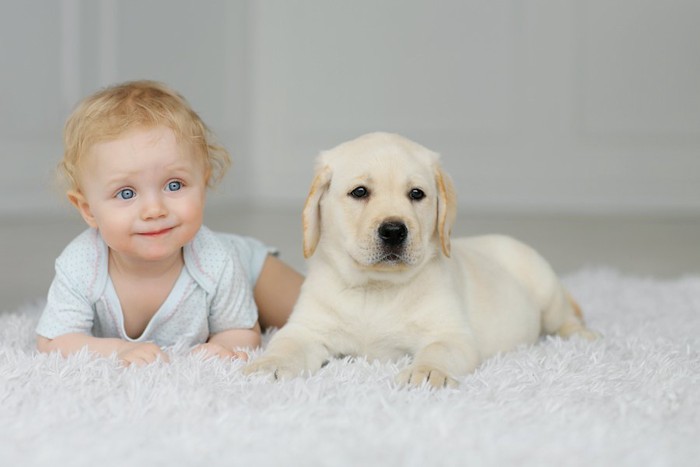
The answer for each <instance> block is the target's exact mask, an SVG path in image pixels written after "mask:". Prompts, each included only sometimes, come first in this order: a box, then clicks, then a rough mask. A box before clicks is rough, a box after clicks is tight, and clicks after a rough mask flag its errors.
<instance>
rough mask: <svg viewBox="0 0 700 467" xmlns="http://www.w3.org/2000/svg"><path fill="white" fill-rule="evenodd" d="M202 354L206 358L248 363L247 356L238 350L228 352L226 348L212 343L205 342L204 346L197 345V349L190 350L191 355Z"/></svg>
mask: <svg viewBox="0 0 700 467" xmlns="http://www.w3.org/2000/svg"><path fill="white" fill-rule="evenodd" d="M201 352H204V356H205V357H206V358H210V357H219V358H228V359H240V360H243V361H244V362H246V361H248V354H247V353H246V352H243V351H239V350H230V349H227V348H226V347H224V346H222V345H219V344H216V343H214V342H207V343H206V344H199V345H198V346H197V347H195V348H194V349H192V353H201Z"/></svg>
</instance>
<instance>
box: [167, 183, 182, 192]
mask: <svg viewBox="0 0 700 467" xmlns="http://www.w3.org/2000/svg"><path fill="white" fill-rule="evenodd" d="M180 188H182V182H178V181H177V180H173V181H172V182H168V191H178V190H179V189H180Z"/></svg>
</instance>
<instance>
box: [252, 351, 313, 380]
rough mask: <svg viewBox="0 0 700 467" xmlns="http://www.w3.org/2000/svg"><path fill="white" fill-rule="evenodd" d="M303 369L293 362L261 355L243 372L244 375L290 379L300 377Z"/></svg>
mask: <svg viewBox="0 0 700 467" xmlns="http://www.w3.org/2000/svg"><path fill="white" fill-rule="evenodd" d="M304 370H305V368H304V367H303V366H302V365H298V364H295V362H294V361H293V360H290V359H287V358H283V357H276V356H272V355H262V356H260V357H258V358H256V359H255V360H253V361H252V362H250V363H248V364H247V365H246V366H245V368H244V369H243V372H244V373H245V374H246V375H250V374H253V373H267V374H269V375H272V376H274V377H275V379H291V378H294V377H296V376H299V375H301V374H302V373H303V372H304Z"/></svg>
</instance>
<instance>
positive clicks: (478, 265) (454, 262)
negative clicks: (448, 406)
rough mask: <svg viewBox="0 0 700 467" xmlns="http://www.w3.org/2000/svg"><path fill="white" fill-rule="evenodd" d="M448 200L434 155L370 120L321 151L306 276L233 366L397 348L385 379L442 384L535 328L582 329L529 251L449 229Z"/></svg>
mask: <svg viewBox="0 0 700 467" xmlns="http://www.w3.org/2000/svg"><path fill="white" fill-rule="evenodd" d="M455 214H456V205H455V194H454V190H453V185H452V182H451V181H450V179H449V177H448V176H447V175H446V174H445V173H444V172H443V170H442V168H441V166H440V164H439V158H438V155H437V154H436V153H434V152H432V151H429V150H428V149H426V148H424V147H423V146H421V145H419V144H417V143H414V142H412V141H410V140H408V139H406V138H403V137H401V136H398V135H394V134H387V133H372V134H368V135H364V136H361V137H359V138H357V139H355V140H352V141H349V142H346V143H343V144H341V145H339V146H337V147H336V148H334V149H332V150H330V151H327V152H324V153H322V154H321V155H320V156H319V158H318V160H317V167H316V175H315V178H314V180H313V183H312V186H311V190H310V193H309V195H308V198H307V200H306V204H305V206H304V211H303V229H304V232H303V233H304V256H305V257H306V258H307V259H308V275H307V278H306V281H305V282H304V285H303V287H302V290H301V295H300V297H299V300H298V302H297V304H296V306H295V308H294V311H293V312H292V315H291V316H290V319H289V322H288V324H287V325H286V326H284V327H283V328H282V329H281V330H279V331H278V332H277V333H276V334H275V335H274V336H273V337H272V339H271V340H270V342H269V344H268V346H267V349H266V350H265V352H264V353H263V354H262V355H261V356H260V357H258V358H257V359H255V360H254V361H252V362H251V363H250V364H249V365H248V366H247V368H246V372H247V373H252V372H257V371H264V372H268V373H272V374H274V375H275V377H277V378H289V377H294V376H296V375H300V374H302V373H305V372H315V371H316V370H318V369H319V368H321V366H322V365H323V364H324V362H326V361H327V360H328V359H330V358H332V357H335V356H343V355H356V356H366V357H367V358H369V359H379V360H389V359H396V358H399V357H401V356H403V355H406V354H409V355H412V356H413V361H412V363H411V364H410V365H409V366H408V367H407V368H406V369H405V370H403V371H402V372H400V373H399V375H398V382H399V383H402V384H411V385H420V384H423V383H424V382H427V383H428V384H430V385H431V386H434V387H442V386H445V385H448V386H454V385H456V384H457V378H459V377H462V376H464V375H466V374H468V373H469V372H471V371H473V370H474V369H475V368H476V367H477V366H478V365H479V363H480V362H481V361H483V360H484V359H485V358H487V357H489V356H491V355H494V354H496V353H498V352H506V351H508V350H511V349H513V348H515V347H516V346H518V345H520V344H530V343H534V342H536V341H537V340H538V338H539V336H540V335H541V334H543V333H544V334H557V335H560V336H562V337H568V336H570V335H573V334H578V335H580V336H582V337H584V338H591V339H592V338H594V337H595V334H594V333H593V332H591V331H589V330H588V329H586V327H585V326H584V324H583V319H582V316H581V313H580V311H579V309H578V306H577V305H576V303H575V302H574V301H573V300H572V299H571V297H570V296H569V294H568V293H567V292H566V290H565V289H564V287H562V284H561V283H560V281H559V279H558V278H557V276H556V275H555V273H554V272H553V271H552V268H551V267H550V266H549V264H548V263H547V262H546V261H545V260H544V259H543V258H542V257H541V256H540V255H539V254H537V253H536V252H535V251H534V250H533V249H531V248H530V247H528V246H526V245H524V244H522V243H520V242H518V241H516V240H514V239H511V238H508V237H505V236H501V235H492V236H482V237H473V238H460V239H455V240H454V241H450V229H451V226H452V223H453V221H454V219H455Z"/></svg>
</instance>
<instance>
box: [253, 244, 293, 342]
mask: <svg viewBox="0 0 700 467" xmlns="http://www.w3.org/2000/svg"><path fill="white" fill-rule="evenodd" d="M302 282H304V276H302V275H301V274H299V273H298V272H297V271H295V270H294V269H292V268H291V267H289V266H288V265H287V264H286V263H284V262H282V261H281V260H279V259H278V258H276V257H274V256H270V255H268V256H267V258H266V259H265V263H264V264H263V267H262V270H261V271H260V276H258V280H257V282H256V283H255V289H254V290H253V294H254V297H255V303H256V304H257V306H258V312H259V314H260V325H261V326H262V327H263V329H267V328H269V327H275V328H281V327H282V326H284V325H285V324H286V323H287V320H288V319H289V315H290V314H291V313H292V308H294V304H295V303H296V301H297V298H298V297H299V291H300V290H301V284H302Z"/></svg>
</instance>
